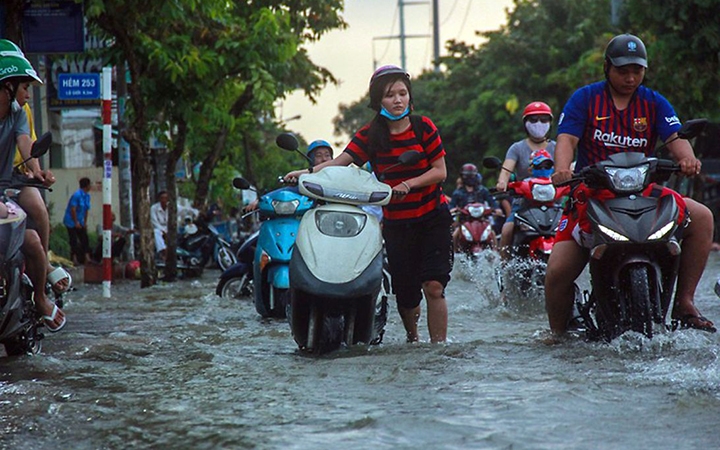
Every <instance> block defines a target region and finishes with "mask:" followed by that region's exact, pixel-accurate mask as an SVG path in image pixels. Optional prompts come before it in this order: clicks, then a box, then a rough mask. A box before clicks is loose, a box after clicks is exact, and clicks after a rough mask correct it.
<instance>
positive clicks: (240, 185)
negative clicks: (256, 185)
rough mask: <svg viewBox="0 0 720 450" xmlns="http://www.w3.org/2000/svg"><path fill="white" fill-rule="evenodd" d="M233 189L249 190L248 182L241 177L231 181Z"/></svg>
mask: <svg viewBox="0 0 720 450" xmlns="http://www.w3.org/2000/svg"><path fill="white" fill-rule="evenodd" d="M233 187H234V188H235V189H243V190H244V189H250V182H249V181H248V180H246V179H245V178H242V177H237V178H234V179H233Z"/></svg>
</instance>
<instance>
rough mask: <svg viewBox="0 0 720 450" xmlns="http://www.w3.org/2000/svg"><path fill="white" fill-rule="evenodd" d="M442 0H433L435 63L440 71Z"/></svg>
mask: <svg viewBox="0 0 720 450" xmlns="http://www.w3.org/2000/svg"><path fill="white" fill-rule="evenodd" d="M439 3H440V0H433V19H432V21H433V65H434V66H435V72H440V6H439Z"/></svg>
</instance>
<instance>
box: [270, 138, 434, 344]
mask: <svg viewBox="0 0 720 450" xmlns="http://www.w3.org/2000/svg"><path fill="white" fill-rule="evenodd" d="M277 143H278V145H279V146H280V147H281V148H284V149H286V150H293V151H294V150H296V149H297V147H298V143H297V140H296V139H295V137H294V136H292V135H290V134H285V135H281V136H280V137H278V140H277ZM421 157H422V154H421V153H419V152H416V151H410V152H407V153H405V154H403V155H402V156H401V157H400V161H401V162H400V163H398V165H399V164H414V163H416V162H417V161H418V160H419V159H420V158H421ZM298 188H299V190H300V193H301V194H303V195H306V196H308V197H311V198H314V199H317V200H319V204H320V206H317V207H315V208H314V209H311V210H310V211H308V212H306V213H305V215H304V216H303V218H302V220H301V221H300V226H299V228H298V234H297V238H296V240H295V249H294V250H293V254H292V258H291V259H290V306H289V311H288V319H289V321H290V327H291V329H292V334H293V337H294V339H295V342H296V343H297V345H298V347H299V348H300V350H301V351H302V352H304V353H315V354H321V353H327V352H330V351H333V350H336V349H338V348H339V347H340V346H341V345H342V344H345V345H348V346H349V345H354V344H360V343H363V344H366V345H370V344H377V343H379V342H380V340H381V339H382V334H383V332H384V326H385V319H386V316H387V292H388V291H389V282H388V280H387V279H386V280H385V282H383V279H384V277H383V266H384V264H383V262H384V259H385V258H384V252H383V240H382V233H381V230H380V223H379V222H378V220H377V219H376V218H375V216H374V215H373V214H371V213H368V212H366V211H364V210H363V209H362V208H361V207H360V206H361V205H378V206H381V205H386V204H388V203H389V202H390V199H391V197H392V189H391V188H390V186H388V185H387V184H385V183H381V182H379V181H378V180H377V179H376V178H375V176H373V174H371V173H369V172H367V171H365V170H362V169H358V168H355V167H326V168H324V169H323V170H321V171H319V172H317V173H312V174H307V175H302V176H300V179H299V180H298Z"/></svg>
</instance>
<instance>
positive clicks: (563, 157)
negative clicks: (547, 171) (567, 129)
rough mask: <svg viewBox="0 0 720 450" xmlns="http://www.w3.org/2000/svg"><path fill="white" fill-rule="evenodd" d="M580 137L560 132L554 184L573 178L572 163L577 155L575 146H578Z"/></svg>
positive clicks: (556, 151)
mask: <svg viewBox="0 0 720 450" xmlns="http://www.w3.org/2000/svg"><path fill="white" fill-rule="evenodd" d="M578 142H580V138H578V137H577V136H573V135H571V134H566V133H563V134H560V135H558V137H557V144H555V173H553V174H552V181H553V183H554V184H558V183H562V182H563V181H567V180H569V179H570V178H572V171H571V170H570V164H572V161H573V158H574V156H575V147H577V145H578Z"/></svg>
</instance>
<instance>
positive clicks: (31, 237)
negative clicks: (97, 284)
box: [22, 230, 65, 328]
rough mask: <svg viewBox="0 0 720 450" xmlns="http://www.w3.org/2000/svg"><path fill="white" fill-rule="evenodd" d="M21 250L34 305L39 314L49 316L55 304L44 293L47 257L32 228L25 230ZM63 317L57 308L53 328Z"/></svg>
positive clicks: (63, 314)
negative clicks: (31, 287) (31, 285)
mask: <svg viewBox="0 0 720 450" xmlns="http://www.w3.org/2000/svg"><path fill="white" fill-rule="evenodd" d="M22 251H23V254H24V255H25V265H26V267H27V275H28V277H29V278H30V281H32V283H33V293H34V297H35V307H36V308H37V311H38V312H39V313H40V314H41V315H43V316H49V315H51V314H52V312H53V308H54V307H55V305H54V304H53V303H52V302H51V301H50V300H48V298H47V296H46V295H45V282H46V276H47V271H46V267H47V258H46V253H45V250H44V249H43V246H42V243H41V242H40V237H39V236H38V234H37V233H36V232H35V231H34V230H27V231H25V241H24V242H23V246H22ZM64 317H65V313H63V312H62V310H58V313H57V315H56V316H55V320H54V321H53V328H55V327H57V326H59V325H60V324H61V323H62V321H63V318H64Z"/></svg>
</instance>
